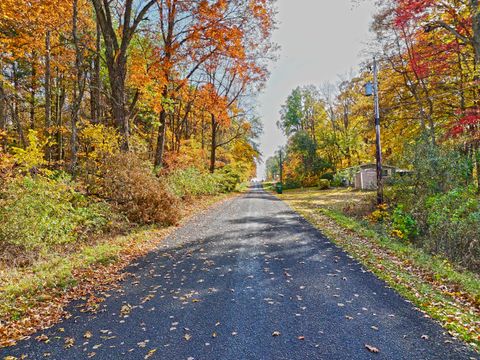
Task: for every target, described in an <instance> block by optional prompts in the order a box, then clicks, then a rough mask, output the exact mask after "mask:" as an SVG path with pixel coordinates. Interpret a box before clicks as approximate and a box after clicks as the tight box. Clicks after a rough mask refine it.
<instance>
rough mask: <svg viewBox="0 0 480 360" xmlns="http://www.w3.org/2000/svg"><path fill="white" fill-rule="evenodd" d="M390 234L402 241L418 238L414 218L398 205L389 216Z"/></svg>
mask: <svg viewBox="0 0 480 360" xmlns="http://www.w3.org/2000/svg"><path fill="white" fill-rule="evenodd" d="M390 219H391V233H392V235H394V236H396V237H398V238H400V239H402V240H412V239H414V238H416V237H417V236H418V225H417V221H416V220H415V218H414V217H413V216H412V215H411V214H409V213H407V212H406V211H405V210H404V207H403V206H402V205H398V206H397V207H396V208H395V209H394V210H393V212H392V214H391V216H390Z"/></svg>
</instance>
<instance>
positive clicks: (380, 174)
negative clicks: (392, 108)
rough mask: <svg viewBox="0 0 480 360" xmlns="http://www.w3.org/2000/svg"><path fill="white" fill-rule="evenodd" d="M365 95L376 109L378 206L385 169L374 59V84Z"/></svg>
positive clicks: (376, 72)
mask: <svg viewBox="0 0 480 360" xmlns="http://www.w3.org/2000/svg"><path fill="white" fill-rule="evenodd" d="M365 95H366V96H372V95H373V101H374V107H375V138H376V139H375V148H376V154H375V157H376V160H377V204H378V205H381V204H383V168H382V142H381V137H380V100H379V95H378V64H377V59H376V58H375V57H374V58H373V84H372V82H368V83H367V84H366V85H365Z"/></svg>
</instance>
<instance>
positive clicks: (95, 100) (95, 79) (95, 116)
mask: <svg viewBox="0 0 480 360" xmlns="http://www.w3.org/2000/svg"><path fill="white" fill-rule="evenodd" d="M96 25H97V35H96V40H95V41H96V42H95V56H94V58H93V61H92V69H91V79H90V113H91V118H92V122H93V123H94V124H97V123H100V86H101V84H100V51H101V49H100V46H101V45H100V37H101V36H102V34H101V32H100V25H99V23H98V20H97V21H96Z"/></svg>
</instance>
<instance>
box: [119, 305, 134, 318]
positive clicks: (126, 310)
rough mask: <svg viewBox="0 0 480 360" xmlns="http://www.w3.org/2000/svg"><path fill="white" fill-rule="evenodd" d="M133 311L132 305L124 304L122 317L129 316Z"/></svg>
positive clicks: (121, 311)
mask: <svg viewBox="0 0 480 360" xmlns="http://www.w3.org/2000/svg"><path fill="white" fill-rule="evenodd" d="M131 311H132V305H130V304H124V305H122V308H121V309H120V316H123V317H125V316H127V315H128V314H130V312H131Z"/></svg>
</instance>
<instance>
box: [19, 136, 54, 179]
mask: <svg viewBox="0 0 480 360" xmlns="http://www.w3.org/2000/svg"><path fill="white" fill-rule="evenodd" d="M48 143H49V140H48V139H46V140H41V139H40V138H39V136H38V132H37V131H35V130H29V132H28V146H27V147H26V148H25V149H22V148H16V147H14V148H13V157H14V159H15V162H16V163H17V164H18V165H20V167H21V168H22V170H25V171H30V170H32V169H36V170H40V169H41V167H42V166H44V165H46V164H47V161H46V160H45V158H44V148H45V146H46V145H47V144H48ZM42 171H43V173H44V174H46V173H48V172H49V171H48V170H46V169H43V170H42Z"/></svg>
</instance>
